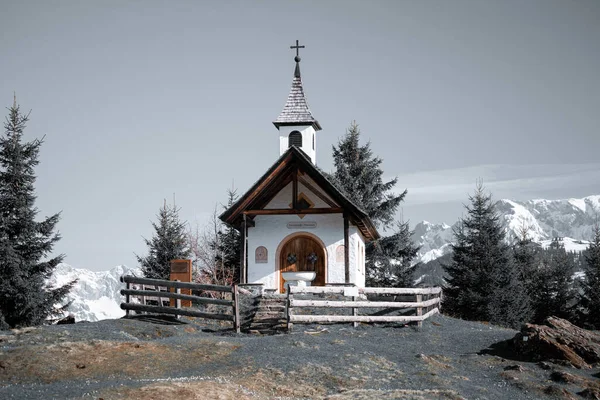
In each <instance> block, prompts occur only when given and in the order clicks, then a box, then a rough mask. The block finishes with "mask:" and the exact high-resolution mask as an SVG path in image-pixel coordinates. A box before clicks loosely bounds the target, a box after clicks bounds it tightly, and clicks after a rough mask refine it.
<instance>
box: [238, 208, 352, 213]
mask: <svg viewBox="0 0 600 400" xmlns="http://www.w3.org/2000/svg"><path fill="white" fill-rule="evenodd" d="M342 212H343V209H341V208H339V207H330V208H303V209H302V210H296V209H293V208H264V209H262V210H247V211H244V214H246V215H289V214H341V213H342Z"/></svg>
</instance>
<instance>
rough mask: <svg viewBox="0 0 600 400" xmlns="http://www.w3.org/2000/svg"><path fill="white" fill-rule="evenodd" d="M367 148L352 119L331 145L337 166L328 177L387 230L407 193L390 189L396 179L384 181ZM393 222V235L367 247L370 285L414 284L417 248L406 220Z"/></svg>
mask: <svg viewBox="0 0 600 400" xmlns="http://www.w3.org/2000/svg"><path fill="white" fill-rule="evenodd" d="M370 147H371V145H370V143H367V144H365V145H360V130H359V129H358V125H357V124H356V123H355V122H353V123H352V125H350V128H349V129H348V131H347V132H346V135H345V136H344V137H343V138H342V139H341V140H340V141H339V142H338V145H337V147H336V146H333V161H334V165H335V168H336V169H335V172H334V173H333V174H331V175H330V176H329V178H330V179H331V180H332V182H333V183H334V184H335V185H336V186H337V187H338V188H339V189H340V190H341V192H342V193H344V194H345V195H346V196H347V197H348V198H349V199H350V200H352V202H353V203H354V204H356V205H357V206H358V207H360V208H361V209H362V210H363V211H364V212H365V213H366V214H367V215H368V216H369V217H370V218H371V220H372V221H373V223H374V224H375V225H376V226H377V227H378V228H383V229H386V228H390V227H392V226H393V225H394V221H395V214H396V212H397V210H398V207H399V206H400V203H401V202H402V200H404V197H405V196H406V193H407V192H406V190H404V191H403V192H402V193H400V194H394V193H393V192H392V189H393V188H394V186H395V185H396V183H397V181H398V180H397V178H394V179H391V180H389V181H387V182H384V181H383V170H382V169H381V163H382V162H383V160H382V159H381V158H379V157H375V156H374V155H373V152H372V151H371V148H370ZM396 224H397V225H396V231H395V232H394V233H393V234H392V235H390V236H388V237H382V238H381V239H380V240H378V241H376V242H372V243H369V244H368V245H367V247H366V251H365V257H366V272H367V281H368V284H369V285H373V286H404V287H410V286H413V279H412V272H413V270H414V268H411V264H412V260H413V259H414V257H415V256H416V254H417V252H418V250H419V248H418V247H416V246H414V244H413V243H412V240H411V232H410V231H409V228H408V223H405V222H401V223H396Z"/></svg>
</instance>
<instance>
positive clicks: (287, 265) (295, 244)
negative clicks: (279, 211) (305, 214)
mask: <svg viewBox="0 0 600 400" xmlns="http://www.w3.org/2000/svg"><path fill="white" fill-rule="evenodd" d="M277 261H278V266H279V272H278V275H279V293H284V287H283V285H284V283H285V282H284V280H283V278H282V277H281V273H282V272H292V271H315V272H316V273H317V276H316V278H315V280H314V281H313V282H312V283H311V285H313V286H325V276H326V261H327V255H326V253H325V248H324V247H323V244H322V243H320V241H319V240H317V239H316V238H314V237H313V235H310V234H302V233H299V234H294V235H291V237H288V238H286V239H284V240H283V241H282V244H281V245H280V247H279V249H278V260H277Z"/></svg>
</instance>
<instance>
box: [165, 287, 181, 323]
mask: <svg viewBox="0 0 600 400" xmlns="http://www.w3.org/2000/svg"><path fill="white" fill-rule="evenodd" d="M175 282H181V281H180V280H179V279H176V280H175ZM176 291H177V294H181V288H180V287H178V288H177V289H176ZM161 305H162V301H161ZM175 308H177V309H180V308H181V299H175ZM179 318H181V315H179V314H177V319H179Z"/></svg>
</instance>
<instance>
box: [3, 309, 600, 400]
mask: <svg viewBox="0 0 600 400" xmlns="http://www.w3.org/2000/svg"><path fill="white" fill-rule="evenodd" d="M185 321H186V323H183V324H177V325H173V324H165V323H162V321H161V320H153V321H140V320H131V319H128V320H127V319H120V320H105V321H100V322H96V323H78V324H74V325H60V326H58V325H55V326H47V327H41V328H35V329H31V330H28V329H25V330H20V331H19V330H16V331H6V332H0V399H71V398H73V399H75V398H95V399H100V398H101V399H121V398H129V399H138V398H139V399H152V398H156V399H168V398H179V399H184V398H185V399H187V398H189V399H196V398H197V399H236V400H241V399H275V398H309V399H313V398H314V399H319V398H328V399H392V398H393V399H396V398H402V399H404V398H406V399H463V398H464V399H544V398H577V395H575V394H574V393H576V392H578V391H581V390H583V388H584V386H585V382H586V381H585V380H594V379H595V380H597V378H594V377H593V375H594V374H598V373H599V369H598V368H596V369H594V370H591V371H580V370H576V369H574V368H569V367H565V366H556V365H552V367H551V368H553V369H555V370H561V371H563V370H564V371H568V372H569V373H571V374H573V376H574V377H576V379H573V381H572V382H571V383H554V382H552V381H551V380H550V374H551V373H552V370H547V369H544V368H542V367H540V366H538V365H537V364H535V363H529V362H522V361H516V360H514V359H511V358H512V356H511V355H510V354H508V353H506V349H504V348H503V346H502V345H501V343H502V342H503V341H506V340H509V339H511V338H512V337H513V336H514V335H515V334H516V331H513V330H509V329H502V328H498V327H493V326H488V325H485V324H480V323H474V322H467V321H461V320H457V319H454V318H450V317H446V316H443V315H437V316H434V317H432V318H430V319H429V320H427V321H426V322H425V323H424V324H423V327H422V328H420V329H417V328H416V327H412V326H392V325H390V326H384V325H376V326H373V325H361V326H360V327H358V328H352V327H351V326H350V324H339V325H294V331H293V332H292V333H289V334H280V335H273V336H257V335H249V334H240V335H236V334H234V333H232V332H231V331H228V330H225V328H224V327H223V326H220V325H207V324H206V322H205V321H202V320H192V319H189V320H185ZM499 343H500V345H499ZM515 366H520V367H519V368H518V367H515ZM507 367H509V368H508V369H507ZM510 367H513V368H516V369H510ZM544 367H545V366H544ZM545 368H547V367H545ZM571 396H572V397H571Z"/></svg>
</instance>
